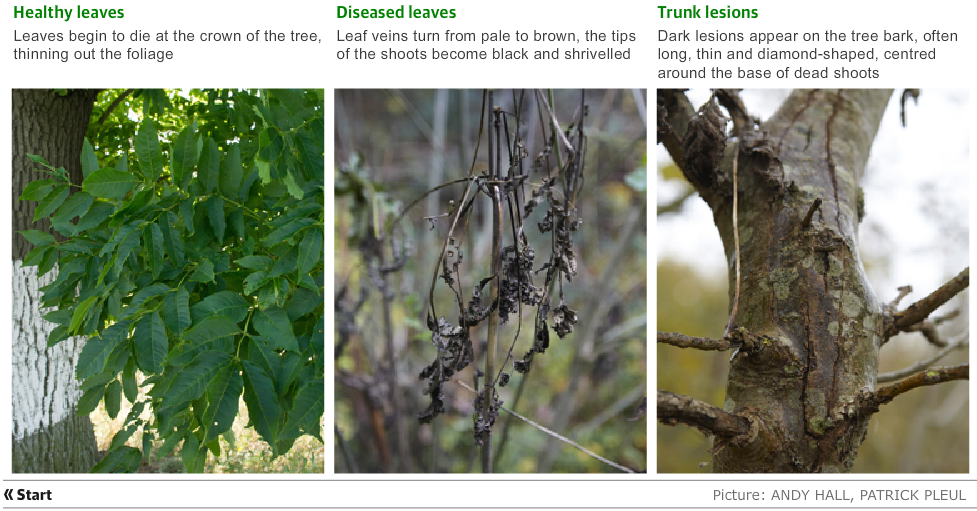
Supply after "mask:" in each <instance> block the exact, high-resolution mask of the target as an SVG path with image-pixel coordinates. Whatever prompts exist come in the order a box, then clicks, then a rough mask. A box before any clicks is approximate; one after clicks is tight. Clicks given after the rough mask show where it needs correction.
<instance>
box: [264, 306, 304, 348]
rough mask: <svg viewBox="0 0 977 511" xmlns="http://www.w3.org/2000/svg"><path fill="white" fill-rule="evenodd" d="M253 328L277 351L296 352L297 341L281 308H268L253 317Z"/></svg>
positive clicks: (290, 324) (286, 315)
mask: <svg viewBox="0 0 977 511" xmlns="http://www.w3.org/2000/svg"><path fill="white" fill-rule="evenodd" d="M254 327H255V329H257V330H258V333H260V334H261V335H262V337H265V338H267V339H269V340H270V341H271V343H272V346H274V347H275V348H278V349H285V350H290V351H298V350H299V345H298V341H296V339H295V334H294V333H293V332H292V323H291V321H289V319H288V314H286V313H285V311H284V310H283V309H282V308H281V307H277V306H274V307H268V308H267V309H265V310H262V311H258V312H257V314H255V315H254Z"/></svg>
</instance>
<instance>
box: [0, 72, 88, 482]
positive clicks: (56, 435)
mask: <svg viewBox="0 0 977 511" xmlns="http://www.w3.org/2000/svg"><path fill="white" fill-rule="evenodd" d="M97 95H98V93H97V91H88V90H82V91H69V92H67V94H65V95H63V96H62V95H60V94H58V93H56V92H54V91H51V90H16V89H15V90H14V91H13V94H12V107H13V112H12V119H13V126H12V147H11V149H12V150H11V152H12V160H13V161H12V167H11V168H12V181H13V187H12V188H13V189H12V193H13V203H12V205H13V215H12V218H13V233H12V234H13V244H12V248H13V251H12V252H13V254H12V255H13V285H12V287H13V289H12V293H13V304H14V310H13V319H14V321H13V323H14V324H13V356H12V363H13V381H12V391H13V433H12V437H13V438H12V448H11V454H12V456H11V458H12V461H13V463H12V471H13V472H14V473H24V472H35V473H37V472H87V471H88V470H89V469H91V467H92V466H93V465H94V464H95V461H96V454H97V448H96V444H95V435H94V433H93V430H92V423H91V421H90V420H89V418H88V417H77V416H76V414H75V407H76V404H77V402H78V398H79V397H80V396H81V392H80V391H79V389H78V382H77V381H76V380H75V378H74V367H75V362H76V360H77V357H78V355H79V353H81V348H82V345H83V342H82V341H81V340H79V339H68V340H66V341H64V342H63V343H60V344H59V345H58V346H57V347H54V348H51V349H48V347H47V338H48V335H49V334H50V332H51V330H52V329H53V325H52V324H50V323H48V322H46V321H44V320H43V319H42V317H41V316H42V315H43V314H44V313H45V312H46V311H41V310H40V309H39V304H40V292H39V291H38V288H39V287H40V286H43V285H44V284H46V283H49V282H52V281H53V280H54V278H55V277H56V275H57V270H56V269H55V270H52V271H51V272H49V273H48V274H47V275H44V276H42V277H41V278H40V279H38V276H37V268H36V267H30V268H21V266H20V264H21V260H22V259H23V257H24V255H25V254H26V253H27V252H28V251H29V250H30V249H31V248H32V247H31V246H30V244H29V243H28V242H27V241H26V240H24V239H23V237H22V236H21V235H19V234H18V233H17V231H22V230H27V229H36V230H43V231H47V232H53V231H51V230H50V226H49V224H48V223H47V222H43V223H42V222H38V223H34V222H33V217H34V206H35V205H36V203H34V202H26V201H25V202H21V201H18V200H17V198H18V197H19V196H20V194H21V193H22V192H23V189H24V186H25V185H26V184H27V183H29V182H31V181H34V180H37V179H41V178H42V177H43V176H46V174H43V173H41V172H37V171H35V170H32V169H33V168H35V166H34V165H35V164H34V163H33V162H31V161H30V160H29V159H28V157H27V154H36V155H40V156H43V157H44V159H45V160H46V161H47V162H48V163H50V164H51V165H53V166H55V167H64V168H65V169H67V170H68V174H69V176H70V177H71V180H72V182H74V183H76V184H80V183H81V158H80V155H81V147H82V142H83V140H84V137H85V130H86V128H87V126H88V120H89V117H90V116H91V112H92V107H93V104H94V100H95V98H96V96H97ZM54 234H55V236H56V237H58V238H59V239H61V238H60V236H59V235H58V234H57V233H54Z"/></svg>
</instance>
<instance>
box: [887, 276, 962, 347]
mask: <svg viewBox="0 0 977 511" xmlns="http://www.w3.org/2000/svg"><path fill="white" fill-rule="evenodd" d="M969 285H970V267H969V266H968V267H966V268H964V270H963V271H962V272H960V274H959V275H957V276H956V277H953V278H952V279H950V281H949V282H947V283H946V284H943V285H942V286H940V288H939V289H937V290H936V291H934V292H933V293H932V294H930V295H929V296H927V297H926V298H923V299H922V300H920V301H918V302H916V303H914V304H912V305H910V306H909V307H907V308H906V310H904V311H901V312H897V313H895V314H893V315H892V320H891V321H890V322H888V325H887V326H886V329H885V338H886V339H889V338H891V337H892V336H894V335H896V334H898V333H899V332H908V331H911V328H912V327H913V325H915V324H916V323H919V322H920V321H922V320H924V319H926V318H927V317H928V316H929V315H930V314H932V313H933V311H935V310H936V309H938V308H940V307H941V306H942V305H943V304H945V303H946V302H948V301H950V299H951V298H953V297H954V296H956V295H957V293H959V292H960V291H963V290H964V289H966V288H967V286H969Z"/></svg>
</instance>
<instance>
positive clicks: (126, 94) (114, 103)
mask: <svg viewBox="0 0 977 511" xmlns="http://www.w3.org/2000/svg"><path fill="white" fill-rule="evenodd" d="M135 90H136V89H128V90H125V91H123V92H122V93H121V94H119V96H118V97H117V98H115V100H113V101H112V103H111V104H109V107H108V108H106V109H105V113H103V114H102V116H101V117H99V118H98V122H96V123H95V124H97V125H98V129H99V131H101V130H102V124H104V123H105V119H107V118H108V117H109V114H110V113H112V110H115V107H117V106H119V103H121V102H122V100H124V99H125V98H127V97H129V94H132V93H133V91H135Z"/></svg>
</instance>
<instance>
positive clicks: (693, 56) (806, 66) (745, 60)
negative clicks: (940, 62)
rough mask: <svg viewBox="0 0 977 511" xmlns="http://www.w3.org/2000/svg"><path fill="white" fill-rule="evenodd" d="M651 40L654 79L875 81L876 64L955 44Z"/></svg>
mask: <svg viewBox="0 0 977 511" xmlns="http://www.w3.org/2000/svg"><path fill="white" fill-rule="evenodd" d="M657 36H658V43H659V46H658V51H657V56H658V78H665V79H668V78H681V79H689V78H700V79H705V78H713V79H716V78H720V79H730V78H737V79H746V80H751V79H769V78H780V79H788V78H800V79H812V78H813V79H823V78H835V79H839V78H841V79H845V78H879V77H880V69H879V68H880V63H886V62H893V61H914V62H918V61H928V60H936V59H937V58H939V57H940V50H941V49H945V48H946V45H951V44H955V43H957V42H958V41H959V36H958V35H957V33H956V32H946V31H942V30H937V29H932V30H928V31H925V32H922V33H917V32H915V31H912V30H897V31H888V30H883V31H881V32H863V31H858V30H850V31H834V30H830V29H829V30H824V31H819V32H737V31H725V30H711V31H710V30H692V31H689V30H666V29H659V30H658V31H657ZM741 43H742V44H741ZM714 45H715V46H714Z"/></svg>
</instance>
